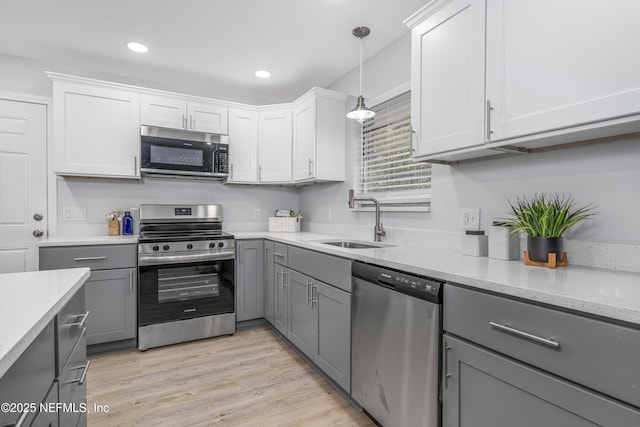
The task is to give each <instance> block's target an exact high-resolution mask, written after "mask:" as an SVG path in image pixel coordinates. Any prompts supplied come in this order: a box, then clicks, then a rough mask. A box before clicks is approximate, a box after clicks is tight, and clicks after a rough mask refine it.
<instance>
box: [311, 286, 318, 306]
mask: <svg viewBox="0 0 640 427" xmlns="http://www.w3.org/2000/svg"><path fill="white" fill-rule="evenodd" d="M313 288H316V298H317V297H318V286H317V285H315V284H314V283H313V282H311V307H313V304H317V303H318V300H317V299H313Z"/></svg>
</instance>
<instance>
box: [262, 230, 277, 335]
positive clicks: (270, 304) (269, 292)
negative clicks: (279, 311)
mask: <svg viewBox="0 0 640 427" xmlns="http://www.w3.org/2000/svg"><path fill="white" fill-rule="evenodd" d="M273 250H274V243H273V242H272V241H269V240H265V242H264V318H265V320H266V321H267V322H269V323H271V324H272V325H273V321H274V309H275V290H276V289H275V283H276V276H275V256H274V254H273Z"/></svg>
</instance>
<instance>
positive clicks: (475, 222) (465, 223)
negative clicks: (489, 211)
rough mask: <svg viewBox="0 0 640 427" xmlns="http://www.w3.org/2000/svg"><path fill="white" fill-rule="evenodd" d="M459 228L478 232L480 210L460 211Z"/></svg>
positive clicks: (467, 209) (464, 209) (468, 209)
mask: <svg viewBox="0 0 640 427" xmlns="http://www.w3.org/2000/svg"><path fill="white" fill-rule="evenodd" d="M460 227H461V228H462V229H463V230H480V208H462V209H460Z"/></svg>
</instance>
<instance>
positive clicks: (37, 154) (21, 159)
mask: <svg viewBox="0 0 640 427" xmlns="http://www.w3.org/2000/svg"><path fill="white" fill-rule="evenodd" d="M46 208H47V107H46V106H45V105H42V104H32V103H28V102H20V101H8V100H3V99H0V273H14V272H22V271H32V270H37V269H38V263H37V260H38V257H37V247H36V243H37V241H38V240H40V239H43V238H45V237H46V234H47V211H46V210H47V209H46ZM38 218H40V219H38ZM37 230H39V231H40V232H42V237H36V236H35V235H34V233H35V234H38V232H37Z"/></svg>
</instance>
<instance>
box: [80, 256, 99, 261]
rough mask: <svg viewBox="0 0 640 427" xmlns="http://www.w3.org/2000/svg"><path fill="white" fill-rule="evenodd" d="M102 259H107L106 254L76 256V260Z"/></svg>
mask: <svg viewBox="0 0 640 427" xmlns="http://www.w3.org/2000/svg"><path fill="white" fill-rule="evenodd" d="M101 259H107V257H106V256H85V257H81V258H74V259H73V260H74V261H99V260H101Z"/></svg>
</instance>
